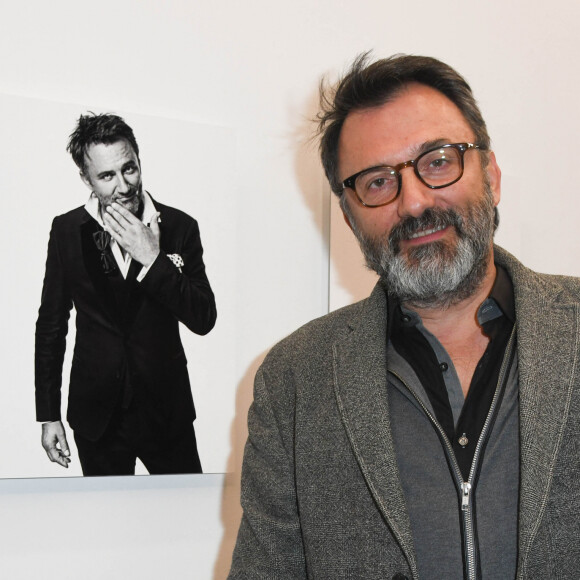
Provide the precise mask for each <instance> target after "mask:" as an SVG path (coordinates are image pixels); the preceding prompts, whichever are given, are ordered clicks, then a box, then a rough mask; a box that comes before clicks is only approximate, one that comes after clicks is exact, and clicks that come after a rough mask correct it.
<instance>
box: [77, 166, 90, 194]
mask: <svg viewBox="0 0 580 580" xmlns="http://www.w3.org/2000/svg"><path fill="white" fill-rule="evenodd" d="M79 175H80V176H81V179H82V180H83V183H84V184H85V185H86V186H87V187H88V188H89V189H90V190H91V191H93V186H92V185H91V180H90V179H89V178H88V177H87V176H86V175H85V174H84V172H83V170H82V169H81V170H80V171H79Z"/></svg>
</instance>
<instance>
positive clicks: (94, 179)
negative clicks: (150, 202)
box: [81, 139, 142, 214]
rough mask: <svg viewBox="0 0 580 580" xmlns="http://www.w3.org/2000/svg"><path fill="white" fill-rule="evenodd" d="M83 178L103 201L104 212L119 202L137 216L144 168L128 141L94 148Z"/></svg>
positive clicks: (89, 149)
mask: <svg viewBox="0 0 580 580" xmlns="http://www.w3.org/2000/svg"><path fill="white" fill-rule="evenodd" d="M81 178H82V180H83V181H84V182H85V184H86V185H87V187H89V189H90V190H91V191H92V192H93V193H94V194H95V195H96V196H97V198H98V199H99V202H100V203H101V209H105V208H106V207H107V206H109V205H111V204H112V203H113V202H114V201H116V202H117V203H120V204H121V205H122V206H123V207H124V208H126V209H128V210H129V211H130V212H131V213H133V214H137V212H138V210H139V204H140V202H141V194H142V183H141V167H140V165H139V158H138V157H137V154H136V153H135V151H134V150H133V147H131V145H130V143H129V142H128V141H126V140H125V139H121V140H119V141H116V142H115V143H111V144H104V143H98V144H93V145H90V146H89V148H88V150H87V152H86V154H85V169H84V171H82V172H81Z"/></svg>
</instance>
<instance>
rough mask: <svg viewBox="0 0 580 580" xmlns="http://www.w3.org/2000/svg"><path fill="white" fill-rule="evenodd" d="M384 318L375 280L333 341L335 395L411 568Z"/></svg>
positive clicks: (367, 476) (381, 293) (359, 458)
mask: <svg viewBox="0 0 580 580" xmlns="http://www.w3.org/2000/svg"><path fill="white" fill-rule="evenodd" d="M386 321H387V305H386V297H385V294H384V291H383V289H382V287H381V286H380V285H379V284H377V286H376V287H375V289H374V291H373V293H372V294H371V296H370V297H369V299H368V300H367V301H366V302H365V306H364V310H363V311H362V315H361V318H360V319H359V320H357V321H355V322H354V324H353V325H352V327H351V328H352V331H351V333H350V334H349V335H348V336H347V337H346V339H344V340H342V341H340V342H337V343H336V344H335V345H334V377H335V378H334V384H335V394H336V399H337V402H338V407H339V411H340V414H341V418H342V421H343V424H344V427H345V430H346V433H347V436H348V438H349V440H350V443H351V445H352V449H353V451H354V454H355V456H356V458H357V461H358V463H359V466H360V469H361V472H362V474H363V477H364V478H365V480H366V482H367V484H368V486H369V489H370V491H371V493H372V495H373V498H374V500H375V502H376V504H377V506H378V508H379V510H380V511H381V513H382V514H383V517H384V518H385V520H386V522H387V524H388V525H389V527H390V529H391V530H392V532H393V534H394V535H395V537H396V538H397V540H398V541H399V544H400V546H401V548H402V550H403V552H404V553H405V555H406V557H407V559H408V561H409V565H410V567H411V569H412V570H414V571H415V572H416V561H415V554H414V550H413V539H412V533H411V525H410V521H409V516H408V514H407V511H406V507H405V498H404V494H403V489H402V486H401V483H400V480H399V476H398V466H397V459H396V455H395V449H394V444H393V439H392V434H391V426H390V418H389V407H388V400H387V357H386V336H387V334H386V324H387V323H386Z"/></svg>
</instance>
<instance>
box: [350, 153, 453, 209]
mask: <svg viewBox="0 0 580 580" xmlns="http://www.w3.org/2000/svg"><path fill="white" fill-rule="evenodd" d="M415 168H416V169H415V172H416V173H417V174H418V176H419V178H420V179H421V181H423V183H425V184H426V185H430V186H432V187H436V188H439V187H445V186H446V185H450V184H451V183H453V182H454V181H456V180H457V179H459V177H460V176H461V171H462V169H463V167H462V155H461V153H460V151H459V150H458V149H456V148H454V147H441V148H440V149H436V150H434V151H427V152H426V153H424V154H423V155H420V156H419V157H418V158H417V159H416V161H415ZM354 185H355V189H356V192H357V194H358V195H359V197H360V198H361V200H362V201H363V202H364V203H366V204H368V205H381V204H384V203H386V202H388V201H390V200H391V199H394V198H395V197H396V196H397V194H398V191H399V174H398V172H397V170H396V169H395V168H393V167H376V168H374V169H371V170H369V171H368V172H365V173H363V174H361V175H359V176H358V177H357V179H356V181H355V184H354Z"/></svg>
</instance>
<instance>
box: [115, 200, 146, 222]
mask: <svg viewBox="0 0 580 580" xmlns="http://www.w3.org/2000/svg"><path fill="white" fill-rule="evenodd" d="M107 212H108V214H109V215H111V216H112V217H113V219H115V220H116V221H117V222H118V223H119V224H120V225H125V224H126V223H129V224H138V223H140V222H141V220H139V218H137V217H136V216H135V215H134V214H132V213H131V212H130V211H129V210H128V209H125V208H124V207H123V206H122V205H121V204H120V203H117V202H116V201H114V202H113V203H112V204H111V205H108V206H107Z"/></svg>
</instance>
